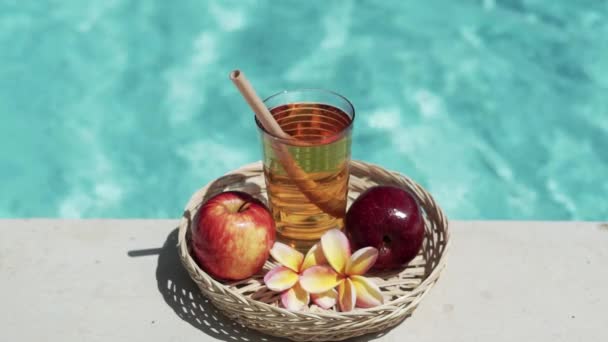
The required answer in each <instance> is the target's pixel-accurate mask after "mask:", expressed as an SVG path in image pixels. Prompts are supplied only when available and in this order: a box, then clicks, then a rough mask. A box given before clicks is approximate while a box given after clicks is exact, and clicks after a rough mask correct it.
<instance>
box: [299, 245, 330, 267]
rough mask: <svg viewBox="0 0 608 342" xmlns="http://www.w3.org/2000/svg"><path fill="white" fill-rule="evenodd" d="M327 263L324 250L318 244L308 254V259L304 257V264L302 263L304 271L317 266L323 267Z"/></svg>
mask: <svg viewBox="0 0 608 342" xmlns="http://www.w3.org/2000/svg"><path fill="white" fill-rule="evenodd" d="M326 263H327V259H325V255H323V249H322V248H321V243H316V244H315V245H314V246H312V247H311V248H310V250H309V251H308V253H306V257H304V262H303V263H302V269H301V270H302V271H303V270H305V269H307V268H309V267H312V266H315V265H323V264H326Z"/></svg>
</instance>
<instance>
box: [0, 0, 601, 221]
mask: <svg viewBox="0 0 608 342" xmlns="http://www.w3.org/2000/svg"><path fill="white" fill-rule="evenodd" d="M607 56H608V2H606V1H599V0H587V1H569V0H559V1H546V0H542V1H541V0H536V1H532V0H528V1H526V0H519V1H515V0H513V1H506V0H505V1H500V0H494V1H465V0H463V1H451V0H445V1H435V0H427V1H422V2H421V1H398V0H394V1H382V2H379V1H378V2H372V1H332V2H323V4H322V3H321V2H318V1H272V2H271V1H198V0H190V1H185V0H184V1H175V2H170V1H135V0H106V1H79V0H70V1H68V0H64V1H51V0H39V1H18V0H14V1H10V0H3V1H1V2H0V217H39V216H46V217H116V218H123V217H145V218H157V217H176V216H179V215H180V213H181V210H182V208H183V206H184V204H185V202H186V201H187V200H188V198H189V196H190V194H191V193H192V192H193V191H194V190H195V189H197V188H198V187H200V186H202V185H203V184H205V183H206V182H208V181H210V180H212V179H214V178H216V177H218V176H220V175H221V174H223V173H224V172H226V171H229V170H231V169H233V168H236V167H238V166H239V165H241V164H244V163H248V162H251V161H255V160H258V159H260V155H261V152H260V147H259V144H258V136H257V132H256V129H255V126H254V124H253V121H252V116H251V113H250V111H249V110H248V109H247V107H246V105H245V103H244V102H243V101H242V100H241V98H240V97H239V95H238V94H237V92H236V90H235V89H234V87H233V85H232V84H231V83H230V81H229V80H228V76H227V75H228V72H229V71H230V70H232V69H233V68H236V67H238V68H241V69H242V70H244V71H245V72H246V73H247V74H248V77H249V79H250V80H251V81H252V82H253V83H254V85H255V86H256V88H257V89H258V91H259V92H260V93H261V94H262V95H270V94H272V93H274V92H277V91H279V90H282V89H291V88H301V87H322V88H329V89H333V90H335V91H338V92H340V93H342V94H344V95H345V96H347V97H348V98H350V99H351V100H352V101H353V103H354V104H355V107H356V109H357V115H358V117H357V121H356V124H355V131H354V145H353V154H354V158H356V159H363V160H367V161H370V162H374V163H378V164H382V165H384V166H386V167H387V168H390V169H394V170H398V171H401V172H403V173H406V174H408V175H410V176H411V177H412V178H414V179H415V180H417V181H418V182H420V183H422V184H423V185H424V186H425V187H427V188H428V189H429V190H430V191H431V192H432V193H433V194H434V195H435V196H436V198H437V199H438V201H439V202H440V204H441V205H442V206H443V207H444V208H445V209H446V211H447V213H448V214H449V216H450V217H452V218H458V219H576V220H606V219H607V218H608V203H607V201H606V198H607V194H608V57H607Z"/></svg>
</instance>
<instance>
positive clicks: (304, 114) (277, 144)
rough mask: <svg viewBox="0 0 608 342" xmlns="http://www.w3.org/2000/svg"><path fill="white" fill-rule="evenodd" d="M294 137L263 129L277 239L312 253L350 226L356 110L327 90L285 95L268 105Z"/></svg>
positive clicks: (282, 125) (268, 101)
mask: <svg viewBox="0 0 608 342" xmlns="http://www.w3.org/2000/svg"><path fill="white" fill-rule="evenodd" d="M264 103H265V104H266V106H267V107H268V109H269V110H270V112H271V113H272V115H273V117H274V118H275V119H276V121H277V123H278V124H279V126H280V127H281V128H282V129H283V131H285V133H287V134H289V135H290V136H291V137H292V139H284V138H280V137H277V136H275V135H273V134H271V133H270V132H268V131H267V130H265V129H264V128H263V126H262V125H261V124H260V122H259V121H257V120H256V122H257V125H258V128H259V130H260V134H261V139H262V147H263V157H264V159H263V164H264V176H265V180H266V188H267V193H268V203H269V206H270V209H271V212H272V215H273V218H274V220H275V223H276V227H277V240H278V241H281V242H283V243H286V244H288V245H290V246H292V247H295V248H297V249H301V250H306V249H308V248H309V247H310V246H312V245H313V244H314V243H316V242H317V241H318V240H319V239H320V237H321V235H323V233H324V232H326V231H328V230H329V229H332V228H338V229H342V228H343V227H344V215H345V213H346V202H347V194H348V177H349V161H350V147H351V132H352V123H353V119H354V115H355V110H354V108H353V106H352V104H351V103H350V102H349V101H348V100H347V99H346V98H344V97H342V96H340V95H338V94H336V93H333V92H330V91H326V90H317V89H308V90H296V91H285V92H282V93H278V94H276V95H273V96H271V97H269V98H268V99H266V100H265V101H264Z"/></svg>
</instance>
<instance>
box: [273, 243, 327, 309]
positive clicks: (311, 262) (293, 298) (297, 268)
mask: <svg viewBox="0 0 608 342" xmlns="http://www.w3.org/2000/svg"><path fill="white" fill-rule="evenodd" d="M270 255H272V257H273V258H274V259H275V260H276V261H277V262H278V263H279V264H280V265H279V266H277V267H275V268H273V269H272V270H270V271H269V272H268V273H266V275H265V276H264V283H265V284H266V287H268V288H269V289H270V290H272V291H277V292H281V303H282V304H283V306H284V307H285V308H286V309H288V310H292V311H298V310H301V309H302V308H304V307H305V306H308V303H309V302H310V300H311V299H312V301H313V302H314V303H315V304H317V305H318V306H319V307H321V308H324V309H329V308H331V307H332V306H334V305H335V304H336V300H337V298H338V293H337V292H336V290H334V289H333V288H328V289H327V290H326V291H317V292H315V293H314V294H309V292H307V291H306V290H304V288H303V287H302V284H301V283H300V278H301V274H302V273H303V272H304V271H306V270H307V269H309V268H310V267H313V266H316V265H321V264H325V263H327V261H326V259H325V256H324V254H323V251H322V249H321V246H320V244H316V245H314V246H313V247H312V248H311V249H310V250H309V251H308V253H306V257H304V255H303V254H302V253H300V252H298V251H296V250H295V249H293V248H291V247H289V246H288V245H285V244H283V243H280V242H275V243H274V245H273V246H272V248H271V249H270ZM308 279H309V281H317V280H315V278H314V275H309V276H308ZM318 281H323V279H319V280H318Z"/></svg>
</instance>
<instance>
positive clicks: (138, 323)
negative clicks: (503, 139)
mask: <svg viewBox="0 0 608 342" xmlns="http://www.w3.org/2000/svg"><path fill="white" fill-rule="evenodd" d="M176 227H177V220H97V219H95V220H54V219H15V220H0V279H2V281H1V282H0V284H1V285H0V289H1V290H2V291H0V303H2V304H3V305H2V308H1V309H0V322H2V329H0V340H3V341H4V340H7V341H11V340H34V339H39V340H48V341H55V340H62V341H132V340H144V339H146V340H150V341H214V340H224V341H246V340H249V341H256V340H261V339H268V340H273V339H272V338H270V337H266V336H264V335H259V334H256V333H254V332H252V331H249V330H246V329H243V328H242V327H239V326H238V325H234V324H231V322H230V321H228V320H226V319H225V318H223V317H221V316H218V315H217V313H216V312H215V311H214V309H213V308H212V307H211V306H209V305H208V304H206V303H204V300H201V299H197V297H196V296H195V297H194V299H193V300H194V301H195V302H196V301H197V300H198V301H200V303H196V304H197V305H198V306H199V308H198V309H197V311H196V312H194V310H193V311H192V312H187V310H186V311H184V312H180V310H183V308H182V307H180V305H179V304H176V302H174V300H176V299H177V301H179V295H180V294H179V293H176V289H177V292H179V291H180V290H181V289H190V290H193V285H192V282H191V281H189V279H188V278H187V276H186V277H184V275H185V273H184V272H183V270H182V269H181V265H180V264H179V262H178V259H177V256H176V255H175V253H174V252H175V250H174V246H173V245H174V244H173V242H174V241H173V240H169V241H168V240H167V238H168V237H170V234H171V232H172V231H173V230H174V229H175V228H176ZM450 228H451V230H452V239H453V241H452V246H451V248H450V251H449V257H448V265H447V267H446V269H445V270H444V272H443V274H442V275H441V277H440V279H439V282H438V283H437V285H436V286H435V288H433V289H432V290H431V291H430V293H429V294H428V296H426V298H425V299H424V300H423V301H422V302H421V304H420V306H419V307H418V309H417V310H416V311H415V312H414V314H413V316H412V317H410V318H409V319H407V320H406V321H404V322H403V323H401V324H400V325H399V326H397V327H396V328H395V329H392V330H390V331H389V332H387V333H386V334H385V335H384V336H382V337H377V340H379V341H396V340H405V339H406V338H408V339H410V340H414V339H415V340H417V341H460V340H469V341H475V340H483V341H485V340H490V339H491V340H493V341H509V342H512V341H513V340H514V339H523V340H535V341H552V342H553V341H576V340H600V339H606V338H608V329H607V328H606V327H605V308H606V307H608V300H607V298H606V296H605V289H607V288H608V272H607V271H606V265H608V224H606V223H599V222H522V221H452V222H451V224H450ZM163 245H165V246H164V248H163ZM176 294H177V296H176V297H174V295H176ZM197 319H198V321H197ZM375 338H376V337H374V336H366V337H363V338H360V340H362V341H366V340H369V339H375Z"/></svg>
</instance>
